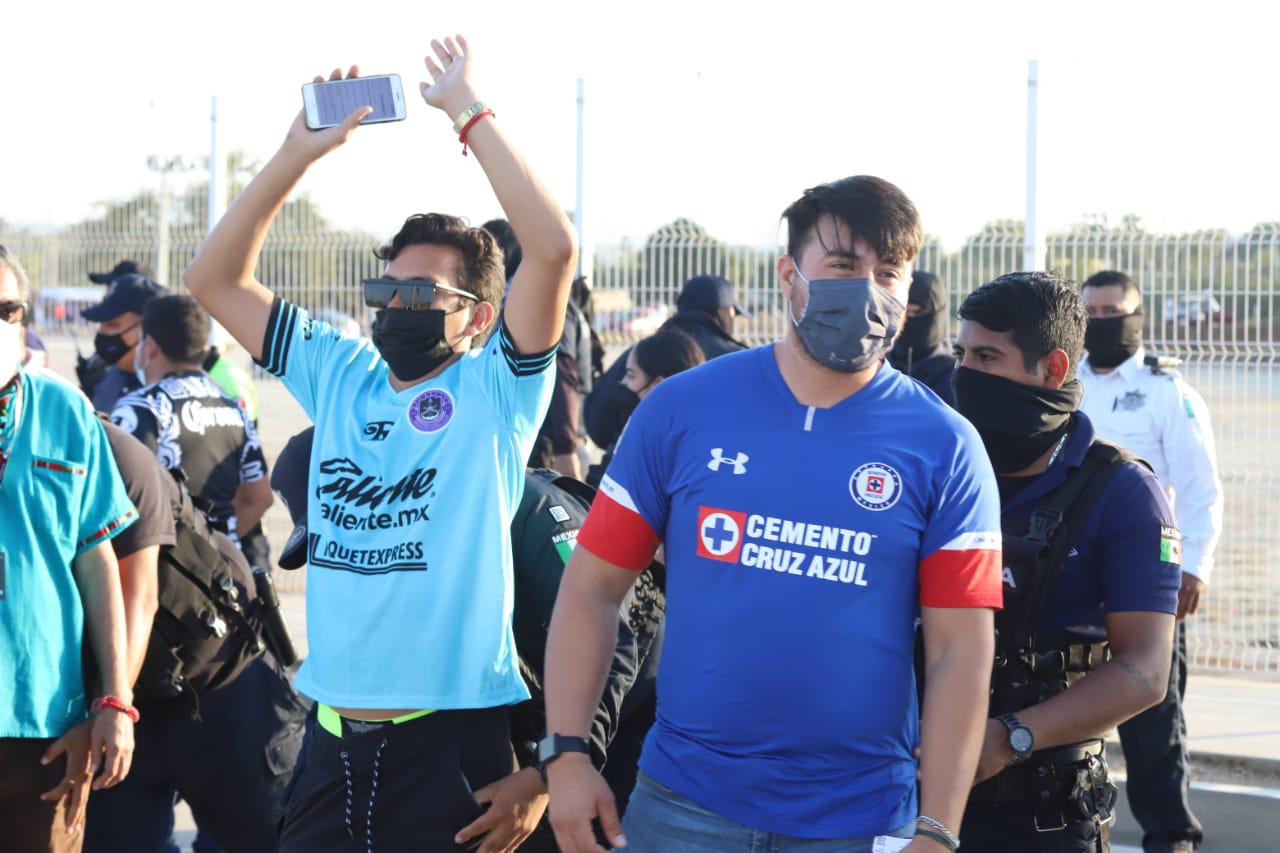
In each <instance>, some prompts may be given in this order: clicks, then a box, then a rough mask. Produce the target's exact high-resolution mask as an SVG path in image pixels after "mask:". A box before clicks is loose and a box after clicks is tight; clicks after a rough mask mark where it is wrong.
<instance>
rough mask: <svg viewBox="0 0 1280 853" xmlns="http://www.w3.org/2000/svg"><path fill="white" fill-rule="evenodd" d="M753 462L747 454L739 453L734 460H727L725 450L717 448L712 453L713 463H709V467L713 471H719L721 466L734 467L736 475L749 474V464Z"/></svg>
mask: <svg viewBox="0 0 1280 853" xmlns="http://www.w3.org/2000/svg"><path fill="white" fill-rule="evenodd" d="M749 461H751V457H750V456H748V455H747V454H745V453H739V454H738V455H737V456H735V457H733V458H732V459H727V458H725V455H724V448H723V447H717V448H714V449H713V450H712V451H711V461H710V462H708V463H707V467H708V468H710V469H711V470H712V471H719V470H720V466H721V465H725V464H728V465H732V466H733V473H734V474H745V473H747V463H748V462H749Z"/></svg>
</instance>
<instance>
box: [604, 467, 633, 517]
mask: <svg viewBox="0 0 1280 853" xmlns="http://www.w3.org/2000/svg"><path fill="white" fill-rule="evenodd" d="M600 491H602V492H604V493H605V494H606V495H608V496H609V497H610V498H611V499H612V500H613V501H614V503H617V504H619V505H621V506H624V507H626V508H627V509H629V510H631V511H632V512H634V513H635V514H636V515H639V514H640V510H639V509H637V508H636V502H635V501H634V500H632V499H631V493H630V492H628V491H627V490H626V489H624V488H623V487H622V485H621V484H620V483H619V482H618V481H617V480H615V479H613V478H612V477H610V476H609V475H608V474H605V475H604V478H603V479H602V480H601V481H600Z"/></svg>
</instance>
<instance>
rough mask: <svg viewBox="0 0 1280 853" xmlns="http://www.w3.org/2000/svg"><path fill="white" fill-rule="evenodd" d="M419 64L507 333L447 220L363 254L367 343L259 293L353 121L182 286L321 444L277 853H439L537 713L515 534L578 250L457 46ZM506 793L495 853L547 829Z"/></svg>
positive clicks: (529, 787)
mask: <svg viewBox="0 0 1280 853" xmlns="http://www.w3.org/2000/svg"><path fill="white" fill-rule="evenodd" d="M432 48H433V52H434V57H428V58H427V60H426V63H427V68H428V71H429V72H430V74H431V77H432V80H433V82H432V83H430V84H428V83H424V84H423V85H422V94H423V98H424V99H425V100H426V102H427V104H428V105H430V106H433V107H436V108H437V109H439V110H441V111H443V112H445V113H446V114H447V115H448V116H449V117H450V118H452V119H454V124H455V132H456V133H458V134H459V135H460V136H461V137H462V138H463V140H464V142H465V144H466V146H467V147H469V148H470V150H471V151H472V152H473V153H474V155H475V159H476V160H478V161H479V162H480V165H481V167H482V168H483V169H484V170H485V174H486V176H487V177H488V179H489V182H490V184H491V185H492V186H493V188H494V191H495V193H496V195H497V197H498V201H499V203H500V204H501V205H502V207H503V210H504V213H505V214H506V216H507V218H508V219H509V220H510V222H511V225H512V228H513V229H514V230H515V232H516V235H517V236H518V238H519V240H520V243H521V245H522V247H523V249H524V257H523V260H522V262H521V265H520V268H519V270H518V271H517V272H516V274H515V278H514V280H513V281H512V283H511V288H510V291H509V294H508V296H507V299H506V307H505V310H504V313H503V316H502V317H501V318H499V317H498V316H497V306H498V305H499V304H500V302H501V300H502V289H503V281H504V278H503V265H502V260H503V259H502V252H501V250H500V249H499V248H498V246H497V244H496V243H495V242H494V240H493V238H492V237H491V236H490V235H489V234H488V233H487V232H485V231H483V230H481V229H478V228H469V227H467V226H466V224H465V223H464V222H462V221H461V220H460V219H457V218H456V217H452V216H447V215H443V214H426V215H418V216H413V217H410V218H409V219H408V220H407V221H406V222H405V224H404V226H403V227H402V228H401V229H400V232H399V233H398V234H396V236H395V237H394V238H392V240H391V241H390V242H389V243H388V244H387V245H386V246H384V247H383V248H382V249H380V250H379V251H378V253H377V254H378V257H380V258H381V259H383V260H385V261H386V262H387V265H386V268H385V269H384V271H383V273H382V275H381V276H380V277H379V278H376V279H369V280H367V281H365V282H364V285H363V287H364V297H365V303H366V304H367V305H369V306H371V307H373V308H377V309H378V312H377V314H376V319H375V321H374V323H373V327H372V341H370V340H364V339H357V338H352V337H347V336H344V335H342V334H340V333H338V332H337V331H336V330H334V329H333V328H332V327H330V326H328V325H326V324H324V323H321V322H318V321H316V320H314V319H312V318H311V317H310V316H309V315H308V313H307V312H306V311H304V310H302V309H301V308H299V307H297V306H295V305H293V304H291V303H290V302H288V301H285V300H283V299H281V298H280V297H278V296H275V295H274V294H272V292H271V291H270V290H268V289H267V288H266V287H264V286H263V285H262V284H260V283H258V282H257V281H256V280H255V279H254V277H253V270H254V268H255V266H256V264H257V259H258V254H259V252H260V250H261V248H262V243H263V241H264V239H265V238H266V234H267V230H268V228H269V227H270V225H271V221H272V219H273V218H274V216H275V214H276V212H277V211H278V210H279V209H280V207H281V205H282V204H283V203H284V200H285V199H286V198H287V197H288V194H289V193H290V192H291V191H292V189H293V188H294V186H296V184H297V183H298V181H299V180H300V179H301V178H302V175H303V174H304V173H305V172H306V170H307V168H309V167H310V165H311V164H312V163H314V162H315V161H316V160H318V159H319V158H320V157H322V156H323V155H324V154H326V153H328V152H329V151H331V150H333V149H334V148H336V147H338V146H339V145H341V144H342V143H344V142H345V141H346V140H347V139H348V138H349V137H350V136H351V134H352V133H353V132H354V131H355V128H356V126H357V125H358V123H359V122H360V120H361V119H362V118H363V117H364V116H365V115H366V114H367V113H368V111H369V110H368V109H367V108H361V109H358V110H356V111H355V112H353V113H352V114H351V115H349V116H347V119H346V120H345V121H344V122H343V123H342V125H340V126H337V127H333V128H329V129H325V130H320V131H311V130H309V129H308V128H307V127H306V124H305V122H304V117H303V116H302V115H299V116H298V118H297V119H296V120H295V122H294V124H293V127H292V129H291V130H290V131H289V135H288V137H287V138H286V140H285V142H284V144H283V146H282V147H281V149H280V151H279V152H278V153H277V154H276V155H275V157H273V158H272V160H271V161H270V162H269V163H268V164H267V166H266V167H265V168H264V169H263V170H262V172H261V173H260V174H259V175H258V176H257V177H256V178H255V179H254V181H253V182H252V183H251V184H250V185H249V186H248V187H247V188H246V189H245V191H244V193H242V194H241V195H240V197H239V198H238V199H237V200H236V202H235V204H234V205H232V207H231V209H230V210H229V211H228V212H227V215H226V216H225V217H224V218H223V220H222V222H221V223H219V225H218V227H217V229H215V231H214V232H213V233H212V234H211V235H210V236H209V239H208V240H207V241H206V242H205V245H204V246H203V247H202V249H201V251H200V253H199V254H198V256H197V257H196V259H195V260H194V261H193V262H192V264H191V266H190V267H189V268H188V269H187V271H186V273H185V275H184V279H185V281H186V283H187V286H188V287H189V288H190V290H191V293H192V294H193V295H194V296H195V297H196V298H197V299H198V300H200V302H201V303H202V304H203V305H204V306H205V307H206V308H207V309H208V311H209V313H210V314H212V315H213V316H214V317H215V318H216V319H217V320H218V321H219V322H221V323H222V324H223V325H224V326H225V327H226V328H227V330H228V331H229V332H230V333H231V334H232V335H233V336H235V338H236V339H237V340H238V341H239V342H240V343H241V344H242V345H243V346H244V347H245V348H246V349H247V350H248V351H249V352H250V353H251V354H252V355H253V356H254V357H255V358H256V359H257V360H258V361H259V363H260V364H262V365H263V366H265V367H266V368H267V370H269V371H270V372H271V373H273V374H275V375H276V376H279V377H280V378H281V379H282V380H283V381H284V383H285V385H286V387H287V388H288V389H289V390H290V392H291V393H292V394H293V395H294V397H295V398H296V399H297V400H298V401H299V403H301V404H302V406H303V408H304V409H305V410H306V411H307V413H308V415H310V416H311V418H312V420H314V421H315V424H316V433H315V448H314V452H313V454H312V458H311V469H310V482H311V484H312V486H311V489H310V490H309V494H308V496H307V501H308V507H307V512H308V518H309V526H308V543H307V562H308V564H309V566H310V569H309V573H308V584H307V624H308V629H309V633H308V644H309V646H310V655H309V656H308V658H307V660H306V661H305V662H304V663H303V666H302V669H301V671H300V672H299V674H298V680H297V687H298V689H299V690H300V691H301V692H303V693H305V694H307V695H309V696H311V697H312V698H314V699H315V700H316V702H317V713H316V716H315V718H314V719H313V720H312V721H311V724H310V726H309V729H308V736H307V741H306V743H305V745H304V747H303V757H302V758H301V759H300V761H299V764H298V767H297V768H296V769H295V772H294V779H293V782H292V783H291V792H290V794H289V795H288V800H287V803H286V807H285V818H284V823H283V827H282V838H281V849H282V850H307V851H317V850H318V851H326V850H336V849H343V850H346V849H350V845H351V841H352V839H357V840H358V841H359V842H360V844H361V845H363V846H365V847H366V848H367V849H429V850H438V849H449V848H450V847H451V846H452V845H453V843H454V837H455V835H456V833H457V832H458V830H460V829H462V828H463V827H464V826H466V825H467V824H469V823H470V822H471V821H472V820H474V819H475V818H476V817H477V816H478V815H479V814H481V813H482V812H483V810H482V809H481V807H480V805H478V804H477V802H476V798H473V796H472V794H471V792H472V791H473V790H479V789H481V788H482V787H486V786H489V785H490V783H493V782H495V781H499V780H502V779H504V778H505V777H507V776H508V775H509V774H511V773H512V771H513V770H514V769H515V768H514V762H513V756H512V752H511V744H510V739H509V732H508V729H507V714H506V711H505V706H506V705H509V704H511V703H514V702H519V701H521V700H523V699H525V698H527V697H528V695H529V693H528V690H527V689H526V687H525V685H524V683H523V682H522V681H521V679H520V676H519V673H518V668H517V658H516V654H515V642H514V639H513V637H512V628H511V615H512V607H513V592H512V568H511V544H510V533H509V528H510V524H511V514H512V513H513V512H514V511H515V508H516V507H517V506H518V505H519V503H520V493H521V489H522V485H523V481H524V460H525V459H526V458H527V456H528V455H529V452H530V450H531V448H532V444H533V441H534V437H535V436H536V435H537V431H538V426H539V424H540V423H541V422H542V419H543V416H544V415H545V413H546V409H547V405H548V402H549V399H550V396H551V388H552V382H553V380H554V371H553V370H552V367H553V364H554V358H555V344H556V341H558V340H559V338H560V334H561V325H562V322H563V318H564V313H565V303H566V301H567V299H568V295H569V288H570V283H571V278H572V273H573V268H574V260H575V255H576V250H575V247H574V243H573V236H572V232H571V230H570V226H569V223H568V222H567V221H566V219H565V217H564V215H563V213H562V212H561V210H560V207H559V205H558V204H557V203H556V202H555V200H554V199H553V198H552V197H551V194H550V193H549V192H548V191H547V190H546V189H545V188H544V187H543V186H542V184H541V183H540V182H539V181H538V179H537V178H536V177H535V176H534V175H533V173H532V171H531V170H530V169H529V167H528V166H527V165H526V164H525V163H524V161H523V160H522V159H521V158H520V156H519V154H517V153H516V151H515V149H514V148H513V147H512V145H511V144H510V142H509V141H508V140H507V138H506V137H505V135H504V134H503V133H502V131H501V130H500V128H499V126H498V125H497V123H496V122H495V120H494V117H493V113H492V111H491V110H489V109H488V107H487V106H486V105H485V104H484V103H483V102H482V101H480V100H479V99H478V98H477V97H476V93H475V91H474V90H473V88H472V86H471V83H470V80H469V67H470V58H469V52H468V50H467V45H466V43H465V42H464V41H463V40H462V39H461V38H458V39H457V40H456V41H455V40H454V39H445V40H444V42H443V43H441V42H438V41H437V42H433V43H432ZM437 60H438V62H437ZM356 73H357V72H356V69H355V68H352V69H351V72H350V73H349V74H348V75H347V76H348V77H350V76H354V75H355V74H356ZM342 76H343V75H342V74H341V73H340V72H338V71H335V72H334V74H333V75H332V77H331V79H333V80H337V79H340V78H342ZM316 79H317V82H322V81H321V78H316ZM375 132H377V131H375ZM382 132H386V131H382ZM461 162H464V163H465V162H466V161H461ZM495 326H496V331H493V329H494V327H495ZM491 331H492V334H490V333H491ZM486 339H487V343H484V342H485V341H486ZM510 781H511V784H509V785H506V786H502V785H499V786H494V787H490V788H488V791H486V792H482V793H484V794H485V797H484V799H485V800H486V802H487V803H489V802H490V800H492V802H491V803H490V808H489V810H488V811H489V812H490V813H491V814H492V815H493V816H494V817H495V818H498V817H500V816H503V815H505V817H503V819H501V820H497V819H495V821H494V823H495V825H494V826H493V828H492V829H491V830H490V831H489V834H488V836H486V838H485V839H484V844H485V847H486V849H493V850H510V849H513V848H514V846H515V845H516V844H518V843H519V842H520V841H521V840H522V838H523V836H522V833H523V832H524V831H525V830H523V829H520V828H519V827H524V826H528V825H529V822H528V821H527V820H526V819H525V818H527V816H528V813H529V811H530V810H536V811H537V812H538V813H539V814H540V813H541V810H542V809H544V808H545V807H546V797H545V794H544V791H543V788H542V782H541V779H539V778H538V777H537V774H536V773H532V772H530V771H524V772H522V773H521V774H516V775H515V776H512V777H511V780H510ZM517 818H519V819H517ZM534 822H535V823H536V820H535V821H534Z"/></svg>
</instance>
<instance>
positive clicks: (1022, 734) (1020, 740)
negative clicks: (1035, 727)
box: [1009, 728, 1032, 753]
mask: <svg viewBox="0 0 1280 853" xmlns="http://www.w3.org/2000/svg"><path fill="white" fill-rule="evenodd" d="M1031 743H1032V737H1031V730H1030V729H1026V728H1017V729H1014V730H1013V731H1011V732H1009V746H1010V747H1011V748H1012V749H1013V751H1014V752H1017V753H1024V752H1030V751H1031Z"/></svg>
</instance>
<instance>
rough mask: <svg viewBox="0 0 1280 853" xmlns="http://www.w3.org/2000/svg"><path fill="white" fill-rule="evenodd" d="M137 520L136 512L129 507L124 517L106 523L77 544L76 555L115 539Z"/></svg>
mask: <svg viewBox="0 0 1280 853" xmlns="http://www.w3.org/2000/svg"><path fill="white" fill-rule="evenodd" d="M137 520H138V511H137V510H136V509H134V508H133V507H130V508H129V511H128V512H126V513H125V514H124V515H121V516H119V517H118V518H115V519H113V520H112V521H109V522H107V523H106V524H105V525H103V526H102V527H100V528H99V529H98V530H96V531H95V532H94V533H92V534H90V535H89V536H86V537H85V538H83V539H81V540H80V541H79V542H77V543H76V553H77V554H83V553H84V552H85V551H88V550H89V549H90V548H92V547H94V546H95V545H97V544H98V543H100V542H105V541H107V540H108V539H113V538H115V537H116V536H118V535H119V534H120V533H121V532H122V531H123V530H124V529H125V528H126V527H128V526H129V525H130V524H133V523H134V522H135V521H137Z"/></svg>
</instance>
